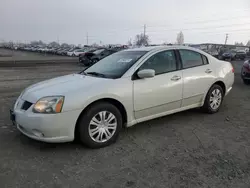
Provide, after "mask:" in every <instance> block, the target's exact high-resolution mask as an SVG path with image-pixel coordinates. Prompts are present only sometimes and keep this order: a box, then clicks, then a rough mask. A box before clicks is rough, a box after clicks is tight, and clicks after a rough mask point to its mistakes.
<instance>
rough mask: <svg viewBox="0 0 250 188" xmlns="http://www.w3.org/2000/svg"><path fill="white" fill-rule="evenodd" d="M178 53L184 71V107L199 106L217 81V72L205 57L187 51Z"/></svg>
mask: <svg viewBox="0 0 250 188" xmlns="http://www.w3.org/2000/svg"><path fill="white" fill-rule="evenodd" d="M178 51H179V55H180V58H181V62H182V71H183V100H182V107H188V106H190V107H192V105H193V106H199V105H200V104H201V102H202V100H203V98H204V95H205V94H206V92H207V90H208V88H209V87H210V85H211V83H212V82H213V81H214V79H215V72H214V71H215V70H213V67H212V66H211V64H209V62H208V58H207V57H206V56H205V55H203V54H200V53H198V52H196V51H192V50H186V49H180V50H178Z"/></svg>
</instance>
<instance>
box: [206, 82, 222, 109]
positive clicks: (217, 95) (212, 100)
mask: <svg viewBox="0 0 250 188" xmlns="http://www.w3.org/2000/svg"><path fill="white" fill-rule="evenodd" d="M223 97H224V92H223V89H222V88H221V86H219V85H217V84H215V85H213V86H212V87H211V88H210V89H209V91H208V93H207V96H206V99H205V102H204V105H203V107H202V108H203V110H204V111H205V112H207V113H210V114H213V113H216V112H218V111H219V109H220V107H221V104H222V101H223Z"/></svg>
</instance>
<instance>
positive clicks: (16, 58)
mask: <svg viewBox="0 0 250 188" xmlns="http://www.w3.org/2000/svg"><path fill="white" fill-rule="evenodd" d="M48 61H50V62H55V61H64V62H65V61H66V62H69V63H71V62H77V61H78V58H77V57H67V56H60V55H53V54H45V53H38V52H28V51H19V50H10V49H4V48H0V67H2V66H4V65H5V64H6V63H19V62H22V63H28V62H29V64H30V63H31V62H32V63H36V62H48Z"/></svg>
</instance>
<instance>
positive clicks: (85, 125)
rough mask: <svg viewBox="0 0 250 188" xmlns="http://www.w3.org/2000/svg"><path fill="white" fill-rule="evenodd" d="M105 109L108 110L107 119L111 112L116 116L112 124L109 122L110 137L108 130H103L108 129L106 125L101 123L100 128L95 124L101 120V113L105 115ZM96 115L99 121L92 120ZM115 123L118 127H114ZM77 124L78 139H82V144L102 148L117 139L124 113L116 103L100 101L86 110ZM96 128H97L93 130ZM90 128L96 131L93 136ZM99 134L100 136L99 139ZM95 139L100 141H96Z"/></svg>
mask: <svg viewBox="0 0 250 188" xmlns="http://www.w3.org/2000/svg"><path fill="white" fill-rule="evenodd" d="M104 111H106V117H105V118H104V119H105V120H107V119H108V117H109V115H110V114H112V115H113V116H114V118H112V119H111V121H110V123H111V124H109V125H110V129H108V131H109V133H110V134H109V135H111V137H110V138H108V137H107V136H108V133H107V130H103V129H107V126H106V125H104V124H103V123H100V124H99V128H98V126H97V125H94V124H95V123H96V122H97V121H99V122H100V121H101V115H104V113H103V112H104ZM94 117H95V118H96V120H97V121H96V120H95V122H94V121H92V118H94ZM91 121H92V123H91ZM114 124H116V128H114V127H115V126H114ZM107 125H108V123H107ZM111 125H112V126H111ZM77 126H78V129H77V131H79V132H77V134H78V136H79V138H78V139H79V140H80V141H81V143H82V144H84V145H85V146H87V147H89V148H93V149H95V148H102V147H105V146H108V145H110V144H112V143H114V142H115V141H116V140H117V138H118V136H119V133H120V131H121V128H122V115H121V113H120V111H119V110H118V109H117V108H116V107H115V106H114V105H112V104H110V103H108V102H100V103H96V104H93V105H92V106H90V107H89V108H88V109H87V110H86V111H85V113H84V114H82V116H81V117H80V120H79V122H78V125H77ZM100 126H102V127H100ZM95 129H97V130H96V131H93V130H95ZM90 130H92V131H93V132H95V133H94V134H93V135H92V136H91V135H90V132H91V131H90ZM101 132H102V133H101ZM98 136H100V137H99V139H98ZM95 139H96V140H98V141H96V140H95ZM101 140H102V141H101Z"/></svg>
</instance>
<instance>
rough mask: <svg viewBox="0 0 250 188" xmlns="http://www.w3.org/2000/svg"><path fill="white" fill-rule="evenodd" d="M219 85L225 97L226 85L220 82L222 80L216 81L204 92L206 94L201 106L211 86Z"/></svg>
mask: <svg viewBox="0 0 250 188" xmlns="http://www.w3.org/2000/svg"><path fill="white" fill-rule="evenodd" d="M216 84H217V85H219V86H220V87H221V88H222V90H223V94H224V95H225V94H226V84H225V83H224V82H223V81H222V80H216V81H215V82H214V83H213V84H211V85H210V87H209V88H208V90H207V91H206V94H205V95H204V97H203V100H202V105H203V104H204V101H205V99H206V96H207V93H208V91H209V90H210V88H211V87H212V86H213V85H216Z"/></svg>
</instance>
